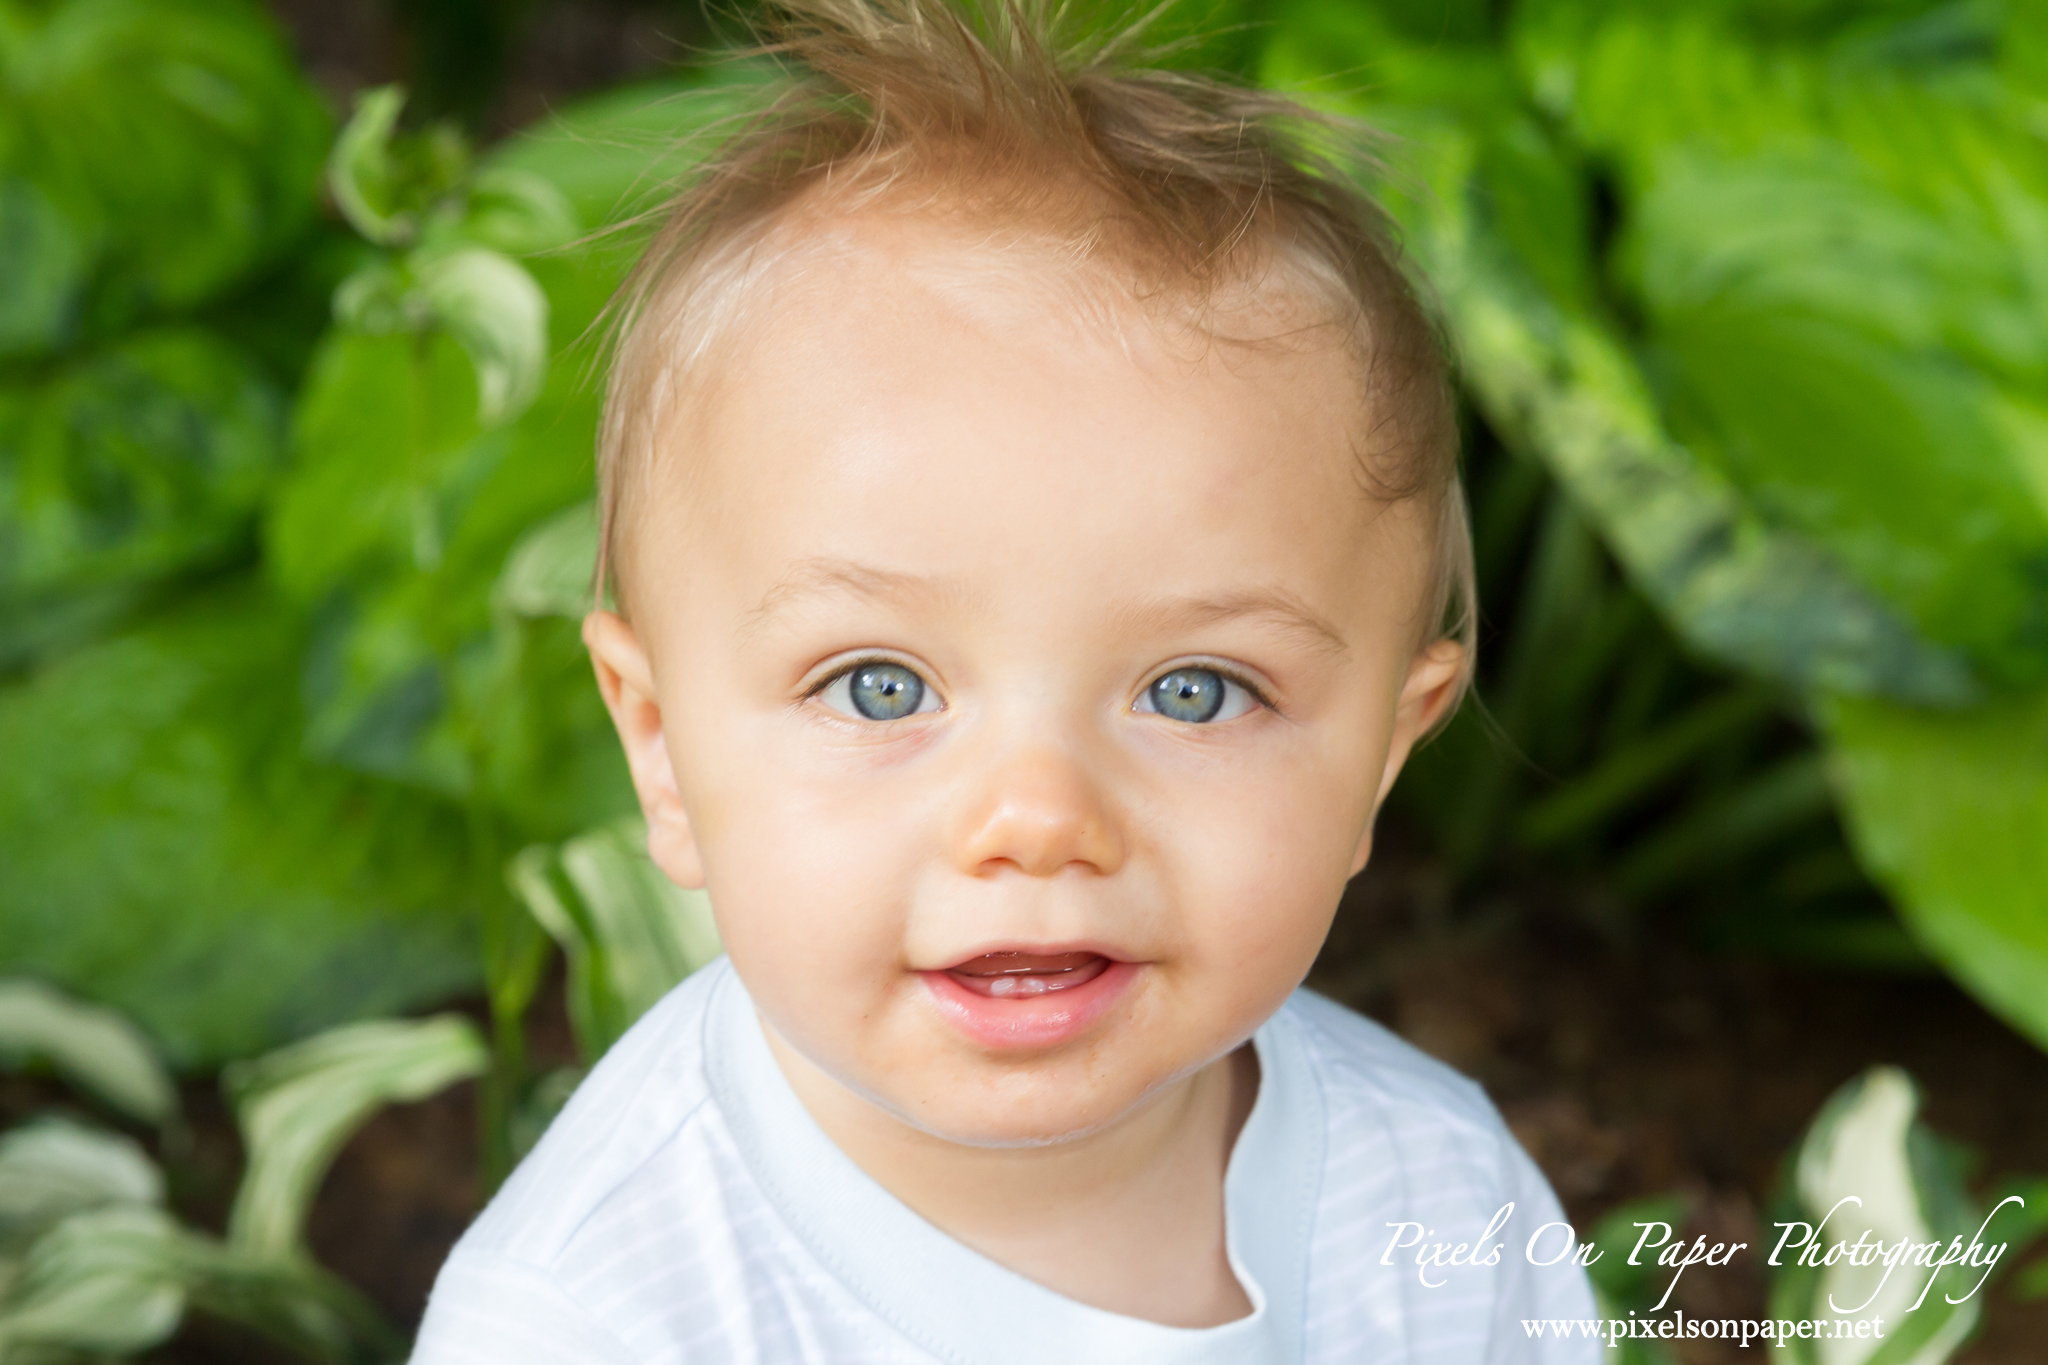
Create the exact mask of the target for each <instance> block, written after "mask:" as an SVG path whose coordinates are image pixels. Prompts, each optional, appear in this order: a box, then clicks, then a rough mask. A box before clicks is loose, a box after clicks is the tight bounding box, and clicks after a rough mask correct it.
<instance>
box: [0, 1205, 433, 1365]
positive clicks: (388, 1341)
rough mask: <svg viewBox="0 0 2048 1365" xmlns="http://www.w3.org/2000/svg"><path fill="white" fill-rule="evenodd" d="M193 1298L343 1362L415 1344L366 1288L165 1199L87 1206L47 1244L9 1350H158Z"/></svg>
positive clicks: (23, 1279)
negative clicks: (174, 1208)
mask: <svg viewBox="0 0 2048 1365" xmlns="http://www.w3.org/2000/svg"><path fill="white" fill-rule="evenodd" d="M188 1305H189V1306H190V1307H194V1308H200V1309H203V1310H205V1311H207V1312H210V1313H214V1314H217V1315H219V1316H221V1317H225V1318H228V1319H229V1320H231V1321H235V1322H240V1323H243V1324H245V1325H247V1326H250V1327H253V1328H255V1329H256V1330H258V1331H260V1332H263V1333H265V1334H266V1335H268V1336H270V1337H271V1338H272V1339H273V1340H275V1341H277V1342H279V1343H280V1344H282V1345H285V1346H287V1347H289V1348H291V1349H292V1350H294V1351H295V1352H297V1353H298V1354H300V1355H302V1356H305V1357H307V1358H309V1359H312V1360H317V1361H329V1362H334V1363H335V1365H372V1362H380V1361H388V1360H392V1359H395V1358H397V1356H398V1355H399V1354H400V1353H401V1352H402V1350H403V1346H402V1343H400V1342H399V1341H398V1339H397V1338H396V1336H395V1335H394V1334H393V1333H392V1331H391V1329H390V1327H389V1326H388V1325H386V1324H385V1323H384V1322H383V1320H382V1319H381V1318H380V1317H379V1316H378V1315H377V1313H376V1310H375V1309H373V1308H371V1307H370V1306H369V1304H367V1303H366V1302H364V1300H363V1298H362V1296H361V1295H359V1294H357V1293H356V1292H355V1291H354V1290H352V1289H350V1288H349V1287H348V1286H347V1285H344V1284H342V1283H341V1282H340V1281H338V1280H336V1279H334V1278H333V1277H332V1276H330V1275H328V1274H326V1273H325V1272H323V1271H321V1270H320V1269H319V1268H318V1267H316V1266H314V1265H312V1264H310V1263H308V1262H305V1261H301V1260H299V1259H297V1258H290V1257H282V1258H281V1257H264V1256H257V1255H252V1254H250V1253H248V1252H246V1251H243V1250H240V1249H238V1248H235V1247H230V1246H224V1245H222V1244H221V1243H220V1242H217V1241H215V1240H214V1239H213V1238H211V1237H205V1236H201V1235H199V1234H196V1233H192V1232H189V1231H187V1230H185V1229H183V1228H181V1227H179V1226H178V1224H177V1223H176V1222H175V1221H174V1220H173V1219H171V1218H170V1216H169V1215H167V1214H165V1213H164V1212H163V1211H162V1210H160V1209H155V1208H149V1207H142V1206H135V1205H128V1206H122V1207H114V1208H104V1209H98V1210H94V1211H91V1212H87V1213H80V1214H75V1215H73V1216H72V1217H70V1218H67V1219H65V1220H64V1221H63V1222H62V1223H59V1224H58V1225H57V1226H56V1227H55V1228H53V1229H52V1230H51V1231H50V1232H48V1233H47V1234H45V1235H44V1236H43V1237H42V1238H40V1239H39V1240H38V1241H37V1242H36V1243H35V1245H34V1246H33V1247H32V1248H31V1249H30V1251H29V1255H28V1257H27V1260H26V1262H25V1264H24V1265H23V1268H22V1271H21V1274H20V1276H19V1277H18V1278H17V1279H16V1280H14V1281H13V1283H12V1284H11V1285H9V1286H8V1288H7V1290H6V1292H5V1293H4V1295H0V1358H5V1359H8V1360H12V1359H14V1358H15V1354H16V1350H17V1348H20V1347H31V1348H33V1347H35V1346H44V1347H59V1348H69V1349H72V1350H78V1351H86V1352H91V1353H95V1354H105V1353H123V1354H125V1353H130V1352H135V1351H141V1350H147V1349H148V1348H149V1347H151V1346H153V1345H155V1344H157V1343H159V1342H161V1341H163V1340H165V1339H166V1338H168V1337H169V1336H170V1335H171V1334H172V1333H173V1332H174V1331H176V1330H177V1327H178V1323H179V1321H180V1319H181V1318H182V1317H183V1316H184V1312H185V1309H186V1308H187V1306H188ZM23 1354H24V1355H26V1353H25V1352H24V1353H23ZM30 1358H34V1357H30Z"/></svg>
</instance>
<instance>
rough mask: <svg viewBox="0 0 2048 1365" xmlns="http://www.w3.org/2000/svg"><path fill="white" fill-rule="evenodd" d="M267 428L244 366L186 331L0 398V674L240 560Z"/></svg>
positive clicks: (261, 384) (63, 370)
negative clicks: (158, 593) (181, 579)
mask: <svg viewBox="0 0 2048 1365" xmlns="http://www.w3.org/2000/svg"><path fill="white" fill-rule="evenodd" d="M281 425H282V415H281V412H280V404H279V401H278V397H277V395H276V393H275V391H274V390H273V389H272V388H271V386H270V384H269V383H268V382H267V381H266V380H265V379H264V378H263V376H262V375H261V373H260V372H259V371H258V370H257V369H256V368H255V366H254V365H253V364H252V363H251V362H250V361H249V360H248V359H247V358H246V357H244V356H242V355H241V354H239V353H238V352H237V351H236V350H234V349H233V348H232V347H230V346H228V345H226V344H225V343H223V342H221V341H219V340H218V339H216V338H214V337H213V336H210V335H209V334H207V333H205V332H202V331H199V330H197V329H193V328H175V329H164V330H156V331H148V332H142V333H138V334H136V335H133V336H131V337H128V338H126V339H124V340H122V341H121V342H119V343H117V344H115V345H112V346H109V347H107V348H106V349H104V350H101V351H99V352H97V353H93V354H88V355H85V356H81V357H79V358H77V359H76V360H72V361H70V362H67V363H66V364H65V365H63V366H62V367H60V368H58V369H56V370H54V371H51V372H49V373H47V374H46V375H45V376H44V377H43V378H41V379H40V380H39V381H37V382H35V383H33V384H23V385H20V386H17V387H13V388H0V641H4V643H0V667H5V666H7V665H10V664H15V665H18V664H20V663H21V662H23V661H25V660H26V659H28V658H30V657H33V656H34V655H35V654H36V653H38V652H40V651H43V650H45V649H47V648H49V647H50V646H52V645H54V644H58V643H62V642H67V641H68V640H70V639H74V638H76V637H77V636H78V635H79V634H80V633H81V632H82V631H83V630H85V629H87V628H89V627H90V626H92V625H95V624H97V623H100V622H103V621H105V620H106V619H108V618H109V617H110V616H112V615H113V614H114V613H116V612H118V611H119V610H120V609H121V608H122V607H123V606H125V605H126V604H128V603H130V602H132V601H133V600H134V599H135V598H136V597H137V595H138V594H139V593H141V592H142V591H143V590H145V589H147V588H148V587H149V586H151V585H152V584H155V583H158V582H160V581H162V580H164V579H167V578H170V577H172V576H174V575H176V574H179V573H181V572H184V571H187V570H191V569H194V568H198V567H204V566H206V565H208V564H209V563H218V562H219V561H221V560H222V559H224V558H226V557H230V556H232V555H234V554H236V553H238V552H242V549H243V547H244V546H246V543H247V536H248V532H249V529H250V525H251V522H252V520H253V518H254V515H255V512H256V509H257V504H258V501H259V500H260V499H261V497H262V496H263V494H264V493H265V491H266V490H267V489H268V488H269V486H270V484H271V482H272V480H273V479H274V477H275V475H276V473H277V470H278V466H279V464H280V460H281V455H282V450H281V446H282V441H281V435H282V433H281V430H280V428H281Z"/></svg>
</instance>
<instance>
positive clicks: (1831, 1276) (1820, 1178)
mask: <svg viewBox="0 0 2048 1365" xmlns="http://www.w3.org/2000/svg"><path fill="white" fill-rule="evenodd" d="M1919 1108H1920V1094H1919V1091H1918V1089H1917V1088H1916V1087H1915V1086H1914V1084H1913V1082H1912V1079H1911V1078H1910V1077H1909V1076H1907V1075H1906V1073H1905V1072H1903V1071H1900V1070H1899V1069H1898V1068H1896V1067H1873V1068H1871V1069H1870V1070H1869V1071H1867V1072H1865V1073H1864V1074H1863V1075H1862V1076H1859V1077H1858V1078H1856V1079H1855V1080H1853V1081H1850V1082H1849V1083H1848V1084H1847V1085H1845V1086H1843V1087H1842V1088H1841V1089H1840V1090H1838V1091H1836V1092H1835V1093H1834V1095H1833V1096H1831V1097H1830V1098H1829V1100H1828V1102H1827V1103H1826V1104H1825V1105H1823V1106H1822V1108H1821V1111H1820V1113H1819V1114H1818V1115H1817V1116H1816V1117H1815V1118H1814V1121H1813V1123H1812V1125H1811V1126H1810V1127H1809V1128H1808V1129H1807V1132H1806V1137H1805V1139H1804V1140H1803V1141H1802V1142H1801V1144H1800V1147H1799V1152H1798V1156H1797V1158H1796V1165H1795V1168H1794V1187H1795V1192H1796V1200H1797V1203H1798V1206H1799V1213H1798V1220H1799V1221H1801V1222H1805V1223H1807V1224H1808V1225H1810V1226H1818V1225H1819V1224H1820V1223H1821V1221H1822V1220H1823V1219H1826V1226H1825V1228H1824V1229H1821V1230H1820V1231H1819V1232H1818V1233H1817V1234H1816V1235H1817V1236H1818V1237H1820V1238H1821V1239H1822V1242H1823V1246H1824V1247H1825V1246H1828V1245H1832V1244H1833V1243H1834V1242H1836V1241H1847V1242H1850V1243H1854V1242H1857V1241H1858V1240H1859V1239H1860V1238H1861V1237H1863V1236H1864V1235H1865V1234H1868V1236H1869V1238H1870V1239H1871V1240H1872V1241H1876V1242H1880V1243H1887V1244H1895V1243H1897V1242H1899V1241H1900V1240H1902V1239H1903V1240H1906V1241H1911V1242H1916V1243H1924V1242H1928V1241H1935V1242H1941V1243H1946V1242H1948V1240H1949V1239H1950V1238H1952V1237H1956V1236H1961V1237H1963V1238H1964V1239H1965V1240H1966V1241H1967V1239H1968V1238H1969V1237H1971V1236H1972V1235H1973V1234H1974V1233H1975V1232H1976V1230H1977V1226H1978V1223H1979V1220H1980V1218H1981V1217H1982V1215H1981V1213H1980V1212H1977V1211H1975V1210H1974V1209H1973V1206H1972V1203H1971V1201H1970V1198H1969V1195H1968V1192H1967V1191H1966V1190H1964V1188H1963V1186H1962V1181H1961V1178H1960V1176H1959V1175H1958V1174H1957V1173H1956V1171H1955V1169H1954V1168H1953V1166H1952V1165H1951V1164H1949V1163H1947V1162H1945V1161H1943V1160H1941V1159H1939V1156H1938V1148H1937V1146H1936V1144H1935V1140H1934V1138H1933V1136H1932V1135H1931V1134H1929V1133H1928V1132H1927V1131H1926V1129H1925V1128H1924V1127H1923V1126H1922V1125H1920V1124H1919V1123H1917V1122H1916V1118H1915V1116H1916V1115H1917V1114H1918V1112H1919ZM1901 1272H1904V1273H1901ZM1980 1274H1981V1272H1979V1271H1977V1270H1974V1269H1972V1268H1971V1267H1969V1266H1967V1265H1953V1266H1950V1267H1948V1268H1947V1269H1945V1270H1942V1271H1940V1272H1938V1273H1937V1274H1936V1275H1935V1277H1934V1279H1935V1284H1934V1286H1933V1287H1932V1288H1931V1289H1929V1288H1928V1287H1927V1281H1928V1275H1927V1274H1926V1273H1925V1272H1918V1271H1914V1270H1913V1269H1912V1267H1911V1265H1910V1264H1908V1265H1904V1266H1899V1267H1896V1268H1894V1267H1892V1266H1888V1265H1887V1264H1886V1263H1885V1261H1884V1260H1883V1259H1878V1260H1876V1261H1875V1262H1873V1263H1871V1264H1868V1265H1863V1266H1858V1265H1855V1264H1853V1263H1852V1258H1848V1257H1843V1258H1840V1259H1838V1260H1836V1262H1835V1263H1834V1264H1832V1265H1815V1266H1802V1265H1799V1264H1798V1263H1797V1252H1796V1251H1788V1252H1787V1253H1786V1254H1785V1255H1784V1257H1783V1258H1782V1259H1781V1261H1780V1264H1779V1268H1778V1269H1777V1271H1776V1272H1775V1273H1774V1275H1773V1280H1772V1285H1771V1300H1770V1302H1771V1311H1772V1313H1773V1315H1774V1316H1776V1317H1781V1318H1791V1319H1793V1320H1798V1319H1801V1318H1815V1319H1821V1320H1827V1321H1832V1320H1836V1319H1847V1320H1849V1321H1852V1322H1854V1321H1860V1320H1863V1319H1866V1318H1869V1319H1875V1318H1882V1319H1884V1320H1885V1321H1886V1322H1887V1323H1888V1324H1890V1326H1889V1327H1888V1328H1887V1330H1886V1334H1885V1336H1884V1338H1882V1339H1879V1338H1876V1337H1871V1338H1865V1339H1860V1340H1855V1341H1854V1342H1853V1343H1852V1342H1850V1341H1846V1340H1838V1339H1831V1340H1830V1343H1829V1348H1828V1353H1827V1354H1826V1356H1825V1357H1823V1356H1822V1355H1821V1353H1820V1348H1819V1347H1818V1346H1817V1345H1815V1344H1813V1343H1812V1342H1809V1341H1798V1342H1793V1343H1791V1344H1790V1345H1789V1347H1788V1348H1787V1350H1786V1352H1785V1354H1786V1355H1787V1356H1788V1357H1789V1358H1790V1359H1792V1360H1795V1361H1798V1362H1800V1365H1820V1362H1822V1361H1823V1360H1825V1361H1826V1362H1827V1363H1828V1365H1834V1363H1835V1362H1837V1361H1839V1362H1844V1365H1940V1362H1942V1361H1945V1360H1947V1359H1949V1357H1950V1356H1952V1355H1953V1354H1954V1353H1955V1352H1956V1351H1957V1350H1958V1349H1959V1348H1960V1347H1961V1345H1962V1343H1963V1342H1964V1341H1966V1340H1968V1338H1969V1336H1970V1334H1971V1332H1972V1331H1973V1330H1974V1329H1975V1327H1976V1323H1977V1319H1978V1316H1979V1315H1980V1314H1981V1313H1982V1311H1983V1303H1982V1299H1981V1297H1979V1296H1976V1295H1969V1296H1968V1297H1965V1295H1968V1294H1969V1291H1970V1289H1971V1287H1972V1286H1973V1285H1974V1284H1975V1283H1976V1282H1977V1280H1978V1279H1979V1277H1980ZM1923 1291H1925V1293H1924V1297H1923ZM1951 1296H1954V1297H1956V1298H1959V1299H1961V1300H1962V1302H1960V1303H1950V1302H1949V1298H1950V1297H1951Z"/></svg>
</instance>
